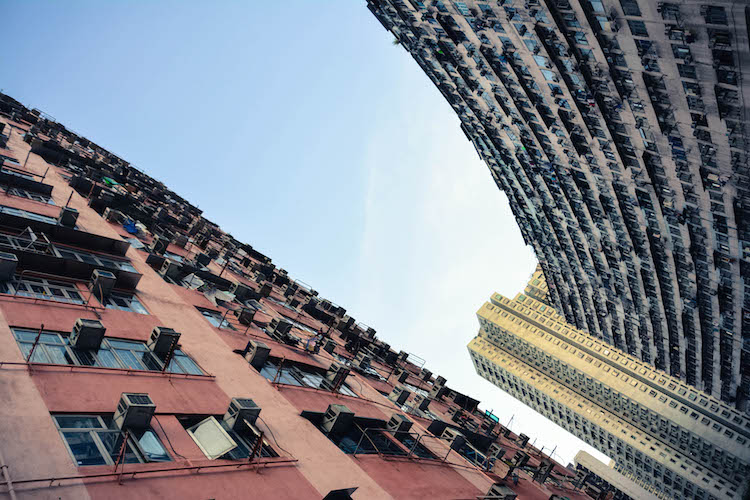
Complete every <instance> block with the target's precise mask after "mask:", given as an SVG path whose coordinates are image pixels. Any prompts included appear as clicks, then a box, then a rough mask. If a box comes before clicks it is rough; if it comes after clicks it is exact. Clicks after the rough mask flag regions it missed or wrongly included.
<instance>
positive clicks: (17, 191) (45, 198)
mask: <svg viewBox="0 0 750 500" xmlns="http://www.w3.org/2000/svg"><path fill="white" fill-rule="evenodd" d="M0 189H2V190H4V191H5V192H6V193H7V194H9V195H11V196H18V197H20V198H27V199H29V200H33V201H38V202H40V203H46V204H48V205H54V204H55V202H54V201H53V200H52V198H51V197H50V196H49V195H46V194H42V193H34V192H33V191H29V190H27V189H23V188H19V187H16V186H0Z"/></svg>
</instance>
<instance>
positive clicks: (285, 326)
mask: <svg viewBox="0 0 750 500" xmlns="http://www.w3.org/2000/svg"><path fill="white" fill-rule="evenodd" d="M291 330H292V324H291V323H290V322H288V321H284V320H283V319H279V318H274V319H273V320H272V321H271V324H270V325H269V327H268V333H269V334H270V335H274V334H275V335H278V336H279V337H286V336H287V335H289V332H290V331H291Z"/></svg>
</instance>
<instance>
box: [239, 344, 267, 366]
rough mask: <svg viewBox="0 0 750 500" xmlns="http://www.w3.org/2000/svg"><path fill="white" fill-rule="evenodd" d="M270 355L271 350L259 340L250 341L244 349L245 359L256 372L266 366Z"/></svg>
mask: <svg viewBox="0 0 750 500" xmlns="http://www.w3.org/2000/svg"><path fill="white" fill-rule="evenodd" d="M270 353H271V348H270V347H268V345H266V344H264V343H263V342H261V341H259V340H251V341H250V342H248V343H247V347H245V359H246V360H247V361H248V363H250V366H252V367H253V368H255V369H256V370H258V371H260V370H261V369H262V368H263V365H265V364H266V361H267V360H268V355H269V354H270Z"/></svg>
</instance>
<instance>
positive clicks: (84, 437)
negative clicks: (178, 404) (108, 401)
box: [52, 415, 172, 467]
mask: <svg viewBox="0 0 750 500" xmlns="http://www.w3.org/2000/svg"><path fill="white" fill-rule="evenodd" d="M52 418H53V420H54V421H55V425H56V426H57V429H58V431H59V432H60V435H61V436H62V438H63V440H64V441H65V445H66V447H67V448H68V451H69V452H70V454H71V456H72V457H73V460H75V462H76V465H77V466H79V467H84V466H88V465H114V464H115V463H116V462H117V460H118V458H119V457H120V450H123V444H124V443H123V441H124V439H125V433H124V432H123V431H122V430H120V429H118V428H117V426H116V425H115V424H114V421H113V420H112V416H111V415H53V416H52ZM122 461H123V462H124V463H127V464H134V463H148V462H171V461H172V457H170V456H169V453H167V450H165V449H164V446H163V445H162V444H161V441H160V440H159V438H158V436H157V435H156V433H155V432H154V431H153V430H151V429H142V430H130V431H129V434H128V441H127V445H126V446H125V448H124V453H123V457H122Z"/></svg>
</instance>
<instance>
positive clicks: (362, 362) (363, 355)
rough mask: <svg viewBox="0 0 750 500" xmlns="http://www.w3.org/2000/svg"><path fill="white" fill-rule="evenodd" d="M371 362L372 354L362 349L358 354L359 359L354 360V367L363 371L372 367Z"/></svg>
mask: <svg viewBox="0 0 750 500" xmlns="http://www.w3.org/2000/svg"><path fill="white" fill-rule="evenodd" d="M371 361H372V358H371V357H370V354H369V353H368V352H367V351H366V350H364V349H360V350H359V351H358V352H357V357H356V358H355V359H354V365H356V366H358V367H359V368H360V369H361V370H366V369H367V368H369V367H370V362H371Z"/></svg>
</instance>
